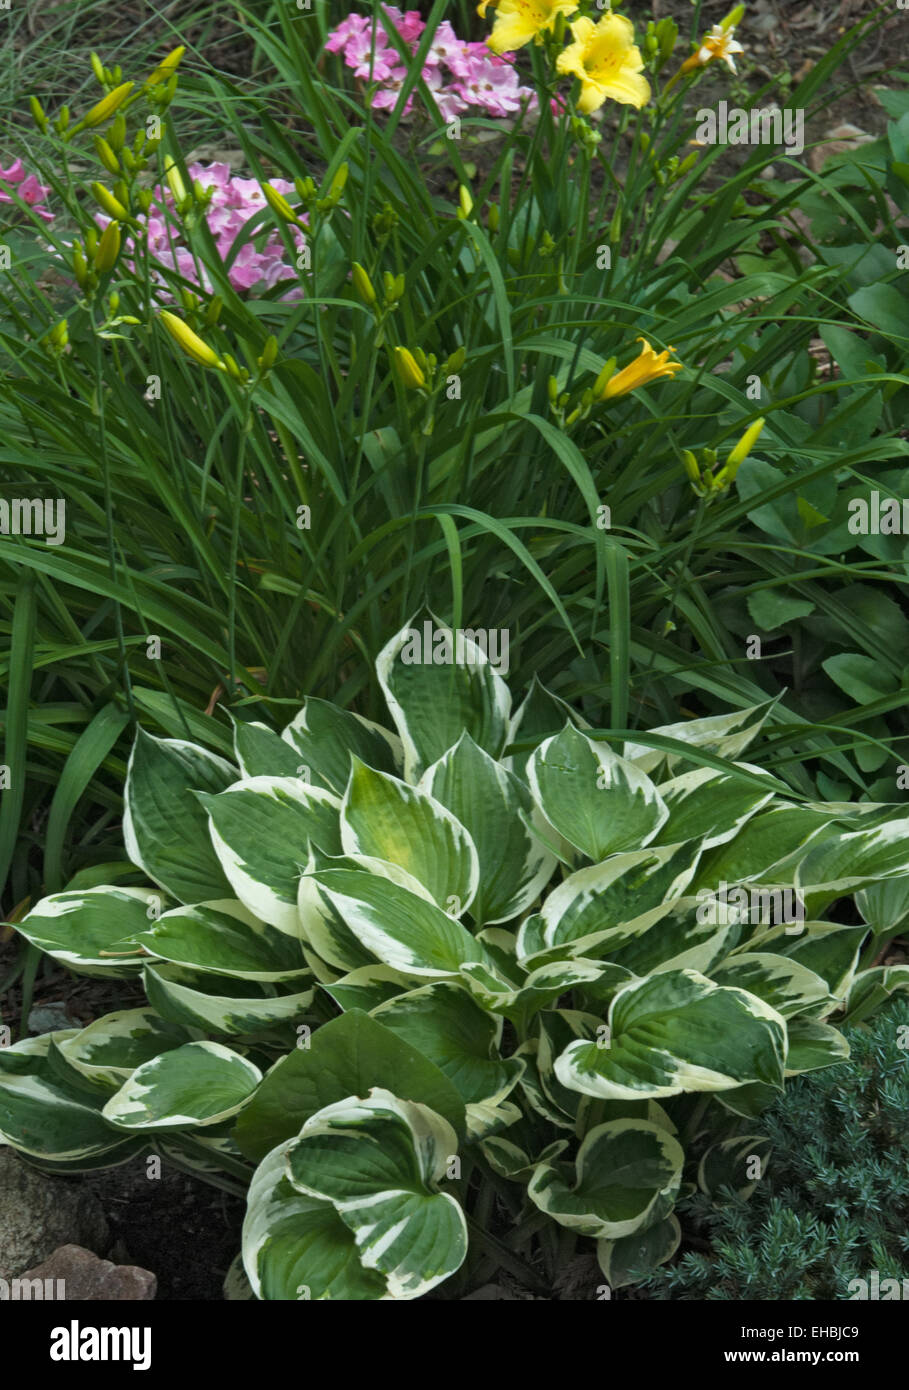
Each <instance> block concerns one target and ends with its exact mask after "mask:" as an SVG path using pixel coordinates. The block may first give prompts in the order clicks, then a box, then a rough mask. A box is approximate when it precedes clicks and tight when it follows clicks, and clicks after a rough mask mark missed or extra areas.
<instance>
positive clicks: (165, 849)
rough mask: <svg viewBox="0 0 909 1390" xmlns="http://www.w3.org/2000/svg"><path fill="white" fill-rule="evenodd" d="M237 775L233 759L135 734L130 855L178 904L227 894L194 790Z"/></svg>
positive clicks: (126, 827) (129, 789) (128, 797)
mask: <svg viewBox="0 0 909 1390" xmlns="http://www.w3.org/2000/svg"><path fill="white" fill-rule="evenodd" d="M236 775H237V772H236V768H234V767H232V766H231V764H230V763H228V762H225V760H224V759H223V758H219V757H217V756H216V755H215V754H214V753H209V752H208V750H207V749H205V748H200V747H199V746H198V745H196V744H194V743H186V742H185V741H184V740H182V739H175V738H160V739H159V738H154V737H153V736H152V735H151V734H147V733H145V731H144V730H143V729H139V730H138V732H137V733H136V741H135V743H134V744H133V750H132V753H131V754H130V759H129V770H128V772H127V777H126V790H125V792H124V811H123V840H124V843H125V845H126V853H127V854H128V855H129V857H130V859H131V860H132V862H133V863H134V864H137V865H138V866H139V868H140V869H142V870H143V871H144V872H145V873H147V874H148V876H149V878H151V879H154V881H155V883H159V884H160V885H161V887H162V888H164V889H166V891H167V892H168V893H170V894H172V895H173V897H175V898H176V899H177V900H178V902H184V903H197V902H203V901H205V900H207V899H211V898H224V897H227V896H228V882H227V879H226V878H225V877H224V874H223V872H222V870H221V865H220V864H219V862H218V858H217V856H216V854H215V852H214V850H213V849H212V845H211V840H210V839H209V835H208V822H207V819H206V815H205V812H204V810H203V809H202V807H201V806H200V805H199V802H198V800H197V798H196V796H195V795H194V793H196V792H208V793H215V792H220V791H223V790H224V788H225V787H228V786H229V785H230V783H231V782H233V781H234V779H235V777H236Z"/></svg>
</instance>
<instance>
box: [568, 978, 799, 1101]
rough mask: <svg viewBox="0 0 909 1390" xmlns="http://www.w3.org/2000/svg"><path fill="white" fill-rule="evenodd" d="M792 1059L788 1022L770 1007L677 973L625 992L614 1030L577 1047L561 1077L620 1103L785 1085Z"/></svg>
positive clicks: (615, 1006)
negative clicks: (755, 1085)
mask: <svg viewBox="0 0 909 1390" xmlns="http://www.w3.org/2000/svg"><path fill="white" fill-rule="evenodd" d="M785 1058H786V1025H785V1023H784V1021H783V1019H782V1018H781V1017H780V1015H779V1014H778V1013H777V1012H776V1010H775V1009H772V1008H771V1007H770V1005H769V1004H765V1003H764V1001H763V1000H761V999H758V998H757V997H756V996H755V995H752V994H747V993H746V992H745V991H744V990H740V989H729V988H724V987H722V986H720V985H715V984H713V983H712V981H710V980H708V979H706V978H705V977H704V976H703V975H700V974H698V972H697V971H696V970H673V971H666V972H661V973H659V974H656V975H653V976H651V977H650V978H648V979H645V980H638V981H635V982H634V983H633V984H630V985H626V986H625V988H624V989H622V990H620V991H619V993H618V994H617V995H616V997H615V999H614V1000H613V1003H612V1007H611V1008H610V1010H609V1032H608V1034H607V1035H606V1036H605V1037H604V1038H601V1039H599V1040H598V1042H575V1043H572V1044H570V1046H569V1047H567V1048H566V1049H565V1051H564V1052H563V1053H562V1055H561V1057H559V1059H558V1060H557V1062H556V1063H555V1074H556V1076H557V1077H558V1079H559V1081H561V1082H562V1084H563V1085H564V1086H566V1087H568V1089H569V1090H576V1091H581V1092H583V1093H585V1094H587V1095H592V1096H601V1097H603V1098H604V1099H610V1098H612V1099H616V1100H622V1099H629V1100H630V1099H634V1098H637V1097H641V1096H671V1095H677V1094H679V1093H680V1092H683V1091H724V1090H728V1089H730V1088H731V1087H734V1086H741V1085H744V1084H746V1083H749V1082H752V1081H760V1082H763V1083H764V1084H765V1085H768V1086H774V1087H776V1088H777V1090H781V1089H782V1085H783V1065H784V1062H785Z"/></svg>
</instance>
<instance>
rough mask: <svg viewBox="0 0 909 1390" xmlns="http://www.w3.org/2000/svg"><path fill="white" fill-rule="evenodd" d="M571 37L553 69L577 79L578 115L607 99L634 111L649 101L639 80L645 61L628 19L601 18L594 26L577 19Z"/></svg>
mask: <svg viewBox="0 0 909 1390" xmlns="http://www.w3.org/2000/svg"><path fill="white" fill-rule="evenodd" d="M571 33H572V36H573V38H574V43H572V44H569V46H568V47H567V48H566V49H565V51H564V53H561V54H560V55H559V58H558V60H557V62H556V68H557V69H558V71H559V72H562V73H566V74H568V75H570V76H572V77H577V78H580V82H581V96H580V100H579V101H578V110H579V111H582V112H584V114H585V115H586V114H587V113H589V112H590V111H596V110H598V109H599V107H601V106H602V105H603V102H604V101H605V100H606V98H607V97H611V98H612V99H613V101H620V102H622V103H623V104H624V105H626V106H637V107H641V106H644V105H645V103H646V102H648V101H649V100H650V83H649V82H648V81H647V78H646V77H644V76H642V73H643V71H644V60H643V58H642V57H641V52H640V49H639V48H637V47H636V46H635V42H634V25H633V24H632V23H631V20H630V19H626V18H625V16H624V15H620V14H607V15H604V16H603V18H602V19H601V20H600V21H599V23H597V24H594V22H593V20H592V19H578V20H575V22H574V24H572V26H571Z"/></svg>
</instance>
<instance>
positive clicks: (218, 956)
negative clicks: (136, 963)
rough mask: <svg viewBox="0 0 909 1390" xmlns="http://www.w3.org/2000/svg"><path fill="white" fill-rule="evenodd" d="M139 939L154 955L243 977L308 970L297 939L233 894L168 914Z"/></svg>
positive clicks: (282, 976) (289, 975) (291, 976)
mask: <svg viewBox="0 0 909 1390" xmlns="http://www.w3.org/2000/svg"><path fill="white" fill-rule="evenodd" d="M137 940H139V941H140V942H141V944H142V945H143V946H144V947H145V948H146V950H147V951H149V952H150V953H151V954H152V955H153V956H157V957H159V959H161V960H168V961H173V963H174V964H175V965H184V966H188V967H189V968H190V969H195V970H205V971H211V972H214V973H215V974H219V975H229V976H236V977H237V978H239V979H241V980H263V981H273V980H297V979H299V977H300V976H301V975H304V974H308V973H309V972H308V968H307V965H306V961H305V959H304V958H303V952H302V948H301V945H300V942H299V940H298V939H296V938H293V937H289V936H287V935H285V933H284V932H279V931H276V930H275V929H274V927H270V926H268V925H267V924H266V923H264V922H260V921H259V920H258V919H257V918H256V917H254V916H253V914H252V913H251V912H250V911H249V910H248V909H247V908H245V907H244V906H243V905H242V903H238V902H237V901H236V900H235V899H233V898H227V899H224V900H223V901H222V902H214V903H198V904H197V905H196V906H195V907H176V908H173V909H172V910H171V911H170V912H165V913H163V914H162V916H161V917H159V919H158V921H157V922H155V924H154V926H152V927H150V928H149V930H148V931H146V932H143V933H141V935H137Z"/></svg>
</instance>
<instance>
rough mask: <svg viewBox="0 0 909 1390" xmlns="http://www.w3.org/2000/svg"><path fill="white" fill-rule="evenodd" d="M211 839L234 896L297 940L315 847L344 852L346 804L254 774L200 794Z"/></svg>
mask: <svg viewBox="0 0 909 1390" xmlns="http://www.w3.org/2000/svg"><path fill="white" fill-rule="evenodd" d="M199 801H200V802H201V804H202V805H203V806H204V808H205V810H206V811H207V812H208V818H209V828H210V833H211V842H212V844H213V845H214V848H215V852H216V854H217V856H218V860H219V862H220V864H221V866H222V868H223V870H224V874H225V877H226V879H227V881H228V882H229V883H230V886H231V888H232V889H233V891H234V893H235V894H236V895H237V897H238V898H239V899H240V901H241V903H244V904H245V906H246V907H248V908H249V910H250V912H253V913H255V915H256V916H257V917H259V918H261V920H262V921H263V922H268V923H269V924H270V925H271V926H273V927H277V928H278V930H279V931H283V932H287V933H288V934H289V935H291V936H295V935H296V934H297V931H298V918H297V892H298V889H299V883H300V876H301V874H302V873H303V871H304V870H305V868H306V861H307V859H308V858H309V853H310V845H311V844H312V845H317V846H318V847H319V848H320V849H322V850H324V851H325V853H326V854H339V853H340V850H341V841H340V835H339V830H338V811H339V809H340V805H341V803H340V801H339V800H338V798H337V797H336V796H335V795H334V794H333V793H332V792H328V791H325V789H324V788H322V787H312V786H309V785H307V783H306V782H303V781H301V780H300V779H299V778H296V777H251V778H249V780H248V781H241V782H235V783H234V784H233V785H232V786H230V787H227V788H226V789H225V790H224V791H223V792H221V793H220V795H218V796H200V797H199Z"/></svg>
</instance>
